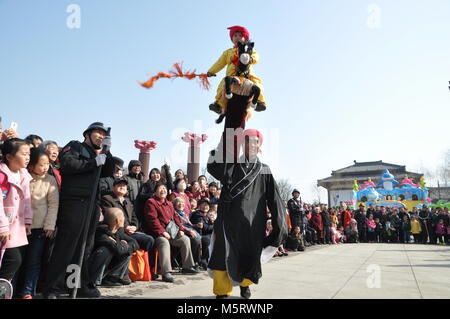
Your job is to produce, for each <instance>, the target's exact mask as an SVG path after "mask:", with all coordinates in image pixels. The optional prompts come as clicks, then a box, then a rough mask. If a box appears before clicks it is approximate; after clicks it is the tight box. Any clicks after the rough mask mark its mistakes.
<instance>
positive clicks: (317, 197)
mask: <svg viewBox="0 0 450 319" xmlns="http://www.w3.org/2000/svg"><path fill="white" fill-rule="evenodd" d="M319 187H321V186H318V185H317V184H316V183H315V182H314V183H313V184H312V185H311V190H312V193H313V194H314V196H315V198H314V201H313V202H314V203H315V204H321V203H322V202H321V195H320V188H319Z"/></svg>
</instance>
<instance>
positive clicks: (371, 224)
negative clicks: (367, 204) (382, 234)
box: [366, 219, 377, 231]
mask: <svg viewBox="0 0 450 319" xmlns="http://www.w3.org/2000/svg"><path fill="white" fill-rule="evenodd" d="M366 223H367V229H368V230H369V231H373V230H375V228H376V227H377V225H376V223H375V221H374V220H373V219H368V220H367V222H366Z"/></svg>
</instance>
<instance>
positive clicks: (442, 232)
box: [436, 223, 446, 236]
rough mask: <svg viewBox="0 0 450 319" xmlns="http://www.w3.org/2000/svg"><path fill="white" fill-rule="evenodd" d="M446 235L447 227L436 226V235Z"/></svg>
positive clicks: (442, 225)
mask: <svg viewBox="0 0 450 319" xmlns="http://www.w3.org/2000/svg"><path fill="white" fill-rule="evenodd" d="M445 233H446V229H445V225H444V224H440V223H438V224H437V225H436V235H439V236H440V235H445Z"/></svg>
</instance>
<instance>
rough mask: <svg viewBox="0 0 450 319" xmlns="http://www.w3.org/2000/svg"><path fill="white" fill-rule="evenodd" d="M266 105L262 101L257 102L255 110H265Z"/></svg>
mask: <svg viewBox="0 0 450 319" xmlns="http://www.w3.org/2000/svg"><path fill="white" fill-rule="evenodd" d="M266 108H267V107H266V105H265V104H264V103H262V102H259V101H258V102H257V103H256V107H255V111H256V112H262V111H265V110H266Z"/></svg>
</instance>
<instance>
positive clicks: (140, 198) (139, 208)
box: [134, 165, 173, 223]
mask: <svg viewBox="0 0 450 319" xmlns="http://www.w3.org/2000/svg"><path fill="white" fill-rule="evenodd" d="M163 169H164V173H165V175H166V183H165V185H166V187H167V196H169V195H170V192H171V190H172V189H173V179H172V174H171V173H170V168H169V166H167V165H164V166H163ZM160 182H162V180H161V181H158V182H154V181H152V180H151V179H149V180H148V181H147V182H146V183H143V184H142V185H141V188H140V189H139V193H138V195H137V197H136V200H135V205H134V208H135V212H136V216H137V218H138V219H139V221H140V222H141V223H145V217H144V207H145V206H146V204H147V201H148V200H149V199H150V198H152V197H153V195H154V194H155V191H156V185H157V184H158V183H160Z"/></svg>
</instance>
